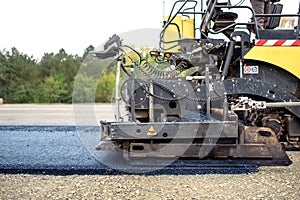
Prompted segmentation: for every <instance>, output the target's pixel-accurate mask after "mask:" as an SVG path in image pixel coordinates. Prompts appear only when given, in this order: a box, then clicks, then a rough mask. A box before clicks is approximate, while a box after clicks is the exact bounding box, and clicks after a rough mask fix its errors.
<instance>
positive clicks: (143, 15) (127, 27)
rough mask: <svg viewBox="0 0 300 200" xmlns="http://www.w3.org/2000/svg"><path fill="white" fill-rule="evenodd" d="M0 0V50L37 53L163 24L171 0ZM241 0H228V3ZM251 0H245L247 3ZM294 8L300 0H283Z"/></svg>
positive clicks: (71, 49) (73, 48) (77, 47)
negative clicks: (14, 48)
mask: <svg viewBox="0 0 300 200" xmlns="http://www.w3.org/2000/svg"><path fill="white" fill-rule="evenodd" d="M163 1H164V0H0V2H1V6H0V15H1V28H0V50H4V49H6V50H9V49H10V48H12V47H16V48H17V49H18V50H19V51H20V52H23V53H25V54H27V55H29V56H33V57H34V58H36V59H41V57H42V56H43V54H44V53H51V52H54V53H57V52H58V51H59V49H61V48H64V49H65V50H66V52H67V53H69V54H74V55H75V54H78V55H80V56H81V55H82V54H83V52H84V49H85V48H87V47H88V46H89V45H93V46H95V47H97V46H98V45H100V44H102V43H103V42H105V41H106V40H107V39H108V38H109V37H110V36H111V35H113V34H119V33H124V32H127V31H132V30H134V29H143V28H161V26H162V18H163V13H164V12H163V11H164V10H165V13H166V14H167V13H168V12H169V10H170V6H172V4H173V2H175V1H174V0H165V9H164V6H163V5H164V4H163ZM238 1H239V0H232V3H234V2H238ZM249 1H250V0H245V3H246V5H249ZM281 2H282V3H283V4H284V5H285V7H284V12H291V13H296V12H297V11H298V5H299V0H281Z"/></svg>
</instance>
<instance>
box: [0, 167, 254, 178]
mask: <svg viewBox="0 0 300 200" xmlns="http://www.w3.org/2000/svg"><path fill="white" fill-rule="evenodd" d="M151 169H152V170H151ZM145 171H147V172H145ZM258 171H259V168H258V167H257V166H244V167H241V166H239V167H170V166H167V167H165V168H162V169H158V170H153V168H147V167H141V168H140V169H139V170H136V173H127V172H125V170H124V171H122V170H116V169H111V168H108V167H107V168H101V169H95V168H89V169H76V168H74V167H70V168H63V169H57V168H47V169H28V168H23V169H22V168H16V169H14V168H6V169H3V168H2V169H0V174H30V175H53V176H68V175H137V176H139V175H141V176H155V175H205V174H225V175H226V174H250V173H256V172H258Z"/></svg>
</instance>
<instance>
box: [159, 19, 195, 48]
mask: <svg viewBox="0 0 300 200" xmlns="http://www.w3.org/2000/svg"><path fill="white" fill-rule="evenodd" d="M168 18H169V17H168V16H166V17H164V20H165V21H167V20H168ZM178 31H179V32H178ZM180 36H181V38H180ZM194 37H195V20H194V19H192V18H183V17H182V16H180V15H178V16H176V17H175V18H174V19H173V21H172V22H171V23H170V24H169V25H168V27H167V28H166V30H165V32H164V37H163V39H164V41H165V42H166V43H165V44H164V48H165V49H168V48H171V47H173V46H176V44H177V42H176V40H179V39H183V38H194ZM171 41H175V42H171ZM168 51H170V52H178V51H179V49H178V47H173V48H171V49H169V50H168Z"/></svg>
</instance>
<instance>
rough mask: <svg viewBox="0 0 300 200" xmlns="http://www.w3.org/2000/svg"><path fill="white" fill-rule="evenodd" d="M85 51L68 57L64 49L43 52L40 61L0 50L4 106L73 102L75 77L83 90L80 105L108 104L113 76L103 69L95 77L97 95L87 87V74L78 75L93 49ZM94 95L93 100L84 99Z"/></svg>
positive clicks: (0, 87) (25, 55) (1, 90)
mask: <svg viewBox="0 0 300 200" xmlns="http://www.w3.org/2000/svg"><path fill="white" fill-rule="evenodd" d="M93 49H94V47H93V46H89V47H88V48H86V49H85V51H84V54H83V55H82V56H78V55H70V54H68V53H66V52H65V50H64V49H61V50H59V52H58V53H45V54H44V56H43V57H42V58H41V60H40V61H37V60H36V59H35V58H33V57H32V56H28V55H27V54H24V53H21V52H19V51H18V50H17V48H12V49H11V50H2V51H0V98H3V100H4V103H72V95H73V88H74V82H75V78H76V77H77V78H78V79H80V81H79V82H80V83H82V89H81V90H82V91H80V92H77V99H80V100H81V102H89V101H95V102H110V101H111V100H112V93H113V90H114V82H115V75H114V73H113V71H112V70H106V71H105V73H104V74H103V76H102V78H99V77H98V78H97V80H96V81H97V83H96V84H97V85H96V86H97V87H96V92H95V90H94V91H91V88H90V87H89V86H90V85H91V84H94V83H91V81H95V79H94V78H91V77H90V76H89V75H88V74H84V73H83V74H80V77H78V76H77V73H78V71H79V69H80V67H81V65H82V64H83V61H84V59H85V58H86V57H87V56H88V55H89V52H90V51H91V50H93ZM91 93H93V95H95V96H94V98H89V97H87V94H91Z"/></svg>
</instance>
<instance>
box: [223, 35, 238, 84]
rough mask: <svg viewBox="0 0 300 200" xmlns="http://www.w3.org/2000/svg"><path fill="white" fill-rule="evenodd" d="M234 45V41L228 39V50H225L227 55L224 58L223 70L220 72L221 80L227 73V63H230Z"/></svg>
mask: <svg viewBox="0 0 300 200" xmlns="http://www.w3.org/2000/svg"><path fill="white" fill-rule="evenodd" d="M234 45H235V41H230V42H229V47H228V51H227V55H226V60H225V64H224V67H223V72H222V79H223V80H224V78H225V77H226V76H227V75H228V70H229V65H230V63H231V59H232V55H233V51H234Z"/></svg>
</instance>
